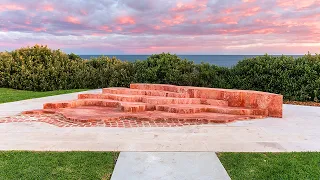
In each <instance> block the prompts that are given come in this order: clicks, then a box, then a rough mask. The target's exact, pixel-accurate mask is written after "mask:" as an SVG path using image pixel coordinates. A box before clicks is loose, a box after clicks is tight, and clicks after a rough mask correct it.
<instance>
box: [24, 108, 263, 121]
mask: <svg viewBox="0 0 320 180" xmlns="http://www.w3.org/2000/svg"><path fill="white" fill-rule="evenodd" d="M44 111H48V110H44ZM49 112H50V113H58V114H61V115H63V116H64V117H65V118H67V119H68V120H70V121H74V122H91V121H96V120H104V121H109V122H115V121H118V120H120V119H130V120H137V121H155V122H163V123H165V122H180V123H182V122H202V123H204V124H206V123H228V122H232V121H235V120H249V119H258V118H263V116H253V115H230V114H219V113H206V112H203V113H196V114H177V113H169V112H163V111H144V112H135V113H127V112H122V111H119V110H118V109H116V108H110V107H98V106H80V107H76V108H61V109H51V110H49ZM29 113H32V112H29ZM38 113H39V112H38ZM44 113H46V112H44Z"/></svg>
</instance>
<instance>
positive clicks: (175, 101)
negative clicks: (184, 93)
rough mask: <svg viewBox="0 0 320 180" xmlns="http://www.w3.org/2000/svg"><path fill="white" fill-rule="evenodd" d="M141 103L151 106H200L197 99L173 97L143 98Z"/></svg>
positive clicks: (199, 100) (199, 101)
mask: <svg viewBox="0 0 320 180" xmlns="http://www.w3.org/2000/svg"><path fill="white" fill-rule="evenodd" d="M142 102H144V103H147V104H151V105H160V104H201V99H199V98H173V97H148V96H144V97H143V98H142Z"/></svg>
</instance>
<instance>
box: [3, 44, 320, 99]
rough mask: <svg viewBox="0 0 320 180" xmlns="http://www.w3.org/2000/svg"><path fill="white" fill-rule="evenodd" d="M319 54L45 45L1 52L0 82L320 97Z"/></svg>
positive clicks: (5, 84)
mask: <svg viewBox="0 0 320 180" xmlns="http://www.w3.org/2000/svg"><path fill="white" fill-rule="evenodd" d="M319 73H320V55H313V56H312V55H310V54H307V55H305V56H303V57H300V58H297V59H294V58H292V57H288V56H281V57H272V56H269V55H265V56H259V57H255V58H251V59H244V60H242V61H240V62H239V63H238V64H237V65H235V66H234V67H232V68H225V67H219V66H216V65H211V64H208V63H201V64H194V62H193V61H188V60H186V59H180V58H179V57H178V56H176V55H171V54H166V53H162V54H155V55H151V56H150V57H148V58H147V60H143V61H140V60H137V61H135V62H126V61H121V60H119V59H116V58H109V57H103V56H102V57H98V58H92V59H90V60H82V59H81V58H80V57H79V56H77V55H75V54H69V55H68V54H65V53H63V52H61V51H60V50H51V49H49V48H48V47H47V46H39V45H36V46H33V47H27V48H21V49H17V50H14V51H12V52H2V53H0V87H8V88H14V89H25V90H34V91H48V90H57V89H74V88H102V87H109V86H121V87H128V86H129V84H130V83H132V82H140V83H166V84H176V85H187V86H202V87H216V88H235V89H252V90H259V91H266V92H272V93H279V94H283V95H284V98H285V99H288V100H298V101H316V102H317V101H318V100H319V99H320V93H319V90H320V74H319Z"/></svg>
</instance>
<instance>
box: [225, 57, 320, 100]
mask: <svg viewBox="0 0 320 180" xmlns="http://www.w3.org/2000/svg"><path fill="white" fill-rule="evenodd" d="M231 74H232V77H233V81H230V83H231V84H232V86H233V87H234V88H238V89H252V90H258V91H268V92H272V93H278V94H282V95H284V98H285V99H288V100H298V101H318V100H319V99H320V94H319V91H320V55H314V56H312V55H311V54H307V55H305V56H303V57H300V58H297V59H294V58H293V57H288V56H281V57H272V56H268V55H265V56H261V57H255V58H251V59H245V60H243V61H240V62H239V63H238V64H237V65H236V66H234V67H233V68H232V69H231Z"/></svg>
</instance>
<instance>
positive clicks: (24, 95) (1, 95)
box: [0, 88, 87, 103]
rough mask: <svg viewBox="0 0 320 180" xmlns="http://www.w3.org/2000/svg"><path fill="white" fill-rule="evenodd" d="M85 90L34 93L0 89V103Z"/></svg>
mask: <svg viewBox="0 0 320 180" xmlns="http://www.w3.org/2000/svg"><path fill="white" fill-rule="evenodd" d="M85 90H87V89H70V90H58V91H46V92H35V91H24V90H16V89H8V88H0V103H5V102H12V101H19V100H24V99H32V98H39V97H45V96H53V95H58V94H67V93H73V92H80V91H85Z"/></svg>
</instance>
